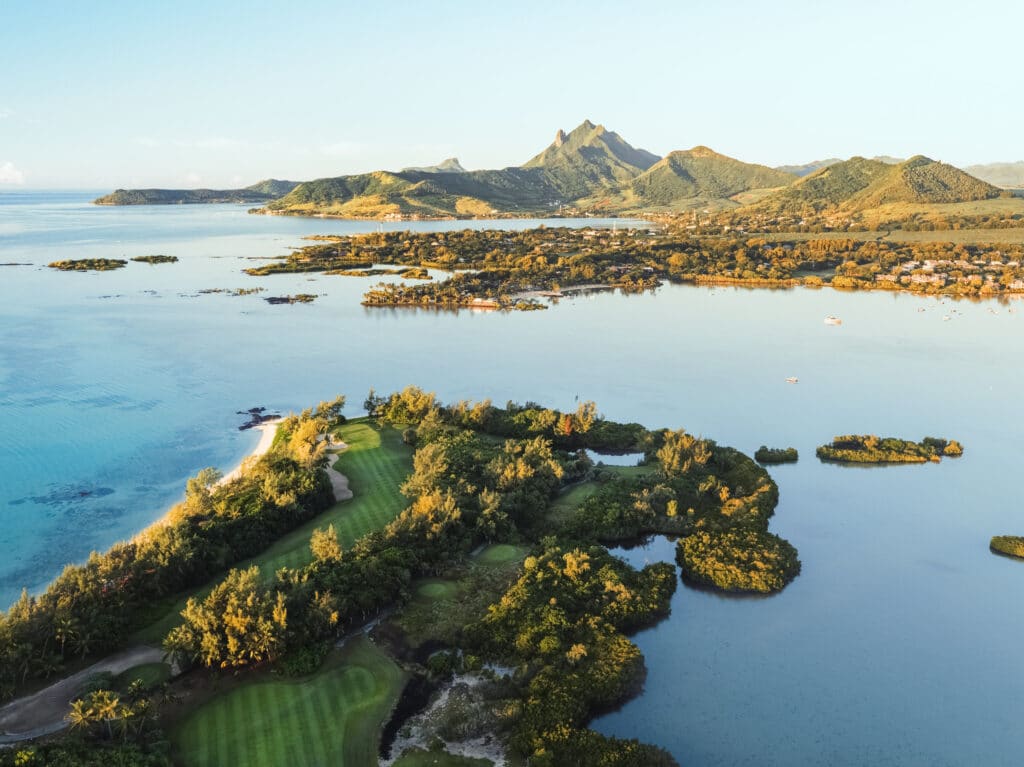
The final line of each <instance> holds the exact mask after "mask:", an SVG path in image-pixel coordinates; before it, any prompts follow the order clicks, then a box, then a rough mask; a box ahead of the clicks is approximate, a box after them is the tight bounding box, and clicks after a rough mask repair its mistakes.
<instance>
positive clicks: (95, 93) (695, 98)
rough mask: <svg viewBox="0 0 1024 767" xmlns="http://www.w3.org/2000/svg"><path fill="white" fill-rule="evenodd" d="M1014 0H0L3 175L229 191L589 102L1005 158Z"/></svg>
mask: <svg viewBox="0 0 1024 767" xmlns="http://www.w3.org/2000/svg"><path fill="white" fill-rule="evenodd" d="M1022 29H1024V3H1020V2H1019V0H1012V1H1011V0H976V2H974V3H972V4H968V3H964V2H962V0H960V1H959V2H947V1H946V0H931V2H923V1H918V0H912V1H908V2H900V0H887V1H886V2H879V1H878V0H858V1H857V2H846V1H845V0H840V1H836V2H823V1H822V0H817V1H816V2H804V1H802V0H794V1H789V0H774V1H773V2H768V1H764V2H754V1H753V0H719V1H718V2H710V1H707V0H706V1H705V2H692V1H691V0H675V1H674V2H647V1H645V0H633V2H629V3H626V2H621V1H620V2H614V3H612V2H604V1H603V0H590V1H589V2H574V1H569V2H559V1H558V0H546V2H534V1H533V0H516V2H503V3H498V2H486V1H484V2H481V0H475V1H474V2H456V1H454V0H452V1H450V2H432V1H431V0H420V1H419V2H404V1H403V0H391V1H390V2H387V3H383V2H377V3H375V2H358V3H354V2H348V1H347V0H334V1H333V2H317V1H313V0H309V1H305V0H289V2H281V1H280V0H278V2H262V1H261V0H248V1H247V2H219V1H218V0H202V1H199V2H196V1H193V0H176V2H174V3H148V2H138V0H132V1H131V2H118V1H115V0H110V1H109V2H107V1H104V0H93V1H92V2H88V3H83V2H79V1H78V0H66V1H65V2H50V1H48V0H3V2H0V191H2V190H4V189H8V190H9V189H17V188H81V189H113V188H119V187H125V188H130V187H153V186H156V187H172V188H182V187H197V186H207V187H213V188H224V187H236V186H243V185H247V184H250V183H253V182H255V181H257V180H259V179H263V178H268V177H273V178H286V179H292V180H305V179H310V178H319V177H325V176H335V175H341V174H346V173H359V172H366V171H371V170H377V169H382V168H383V169H398V168H401V167H404V166H408V165H427V164H434V163H437V162H439V161H441V160H442V159H444V158H446V157H451V156H457V157H458V158H459V159H460V161H461V162H462V164H463V165H464V166H465V167H467V168H470V169H476V168H496V167H505V166H508V165H518V164H521V163H523V162H525V161H526V160H528V159H529V158H530V157H531V156H533V155H534V154H536V153H537V152H539V151H540V150H542V149H543V148H544V147H545V146H546V145H547V144H549V143H550V142H551V140H552V139H553V138H554V135H555V132H556V130H557V129H559V128H564V129H565V130H567V131H568V130H571V129H572V128H573V127H575V126H576V125H578V124H579V123H581V122H582V121H583V120H585V119H590V120H592V121H593V122H595V123H600V124H603V125H604V126H606V127H607V128H608V129H610V130H614V131H616V132H617V133H619V134H620V135H621V136H622V137H623V138H624V139H625V140H627V141H628V142H630V143H631V144H633V145H634V146H638V147H642V148H644V149H648V150H650V151H652V152H655V153H657V154H665V153H667V152H669V151H672V150H674V149H687V148H690V147H692V146H695V145H698V144H703V145H707V146H710V147H712V148H713V149H715V150H717V151H719V152H722V153H724V154H728V155H731V156H733V157H737V158H739V159H741V160H745V161H748V162H759V163H764V164H768V165H780V164H790V163H794V164H795V163H804V162H809V161H811V160H815V159H820V158H825V157H843V158H845V157H849V156H852V155H864V156H869V157H870V156H875V155H883V154H884V155H893V156H897V157H908V156H911V155H914V154H926V155H928V156H929V157H933V158H935V159H939V160H943V161H946V162H950V163H953V164H957V165H968V164H972V163H979V162H993V161H1014V160H1021V159H1024V99H1021V98H1020V91H1021V88H1022V85H1021V72H1022V71H1024V55H1022V52H1021V47H1020V39H1021V30H1022Z"/></svg>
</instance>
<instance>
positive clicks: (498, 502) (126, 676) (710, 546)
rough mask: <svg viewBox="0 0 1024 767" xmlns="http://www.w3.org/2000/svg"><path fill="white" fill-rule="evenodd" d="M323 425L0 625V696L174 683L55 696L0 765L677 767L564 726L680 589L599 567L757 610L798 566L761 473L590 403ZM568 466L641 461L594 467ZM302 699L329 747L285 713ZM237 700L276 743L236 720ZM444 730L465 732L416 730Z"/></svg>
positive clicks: (193, 492)
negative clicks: (721, 596) (612, 458)
mask: <svg viewBox="0 0 1024 767" xmlns="http://www.w3.org/2000/svg"><path fill="white" fill-rule="evenodd" d="M343 405H344V398H338V399H336V400H334V401H332V402H325V403H321V404H320V405H319V406H318V407H316V408H313V409H310V410H307V411H304V412H303V413H301V414H299V415H293V416H289V417H288V418H286V419H284V420H283V421H282V422H281V424H280V425H279V426H278V428H277V433H276V436H275V437H274V438H273V440H270V439H269V438H265V439H264V440H262V441H261V446H260V448H261V450H262V451H263V452H262V453H261V454H260V455H258V456H255V457H254V458H252V459H250V460H249V461H246V462H245V463H244V464H243V466H242V467H241V469H239V470H238V471H237V472H235V473H234V474H233V475H232V476H231V477H230V479H228V480H222V481H219V482H218V475H217V473H216V472H213V471H212V470H206V471H203V472H201V473H200V474H199V475H197V476H196V477H195V478H193V479H192V480H190V481H189V483H188V488H187V492H186V498H185V501H184V502H183V503H182V504H181V505H179V506H178V507H175V509H173V510H172V511H171V513H170V514H169V515H168V517H167V519H166V521H165V523H164V524H162V525H159V526H156V527H154V528H152V529H151V530H149V531H147V532H146V533H144V534H142V535H140V536H138V537H137V538H136V539H135V540H133V541H131V542H130V543H127V544H120V545H118V546H116V547H114V548H113V549H112V550H111V551H109V552H107V553H104V554H94V555H93V556H92V557H91V558H90V559H89V561H88V562H87V563H86V564H84V565H78V566H69V567H68V568H67V569H66V570H65V572H64V573H63V574H62V575H61V576H60V578H59V579H58V580H57V581H56V582H55V583H54V584H53V585H52V586H51V587H50V588H49V589H48V590H47V591H46V592H45V593H43V594H42V595H40V596H39V597H37V598H34V597H28V596H25V597H23V598H22V600H20V601H19V602H18V603H16V604H15V605H14V606H12V608H11V609H10V610H9V611H8V612H7V613H5V614H3V615H2V616H0V660H2V663H0V674H2V676H0V691H2V692H3V694H4V697H6V698H10V697H13V696H17V695H20V694H23V692H24V691H26V690H29V689H35V688H38V686H39V685H41V684H44V683H45V681H44V680H49V679H53V678H60V677H61V676H62V674H63V669H64V667H66V666H79V665H80V664H82V663H83V662H85V661H87V660H88V659H95V658H99V657H102V656H104V655H105V654H107V653H111V652H114V651H117V650H120V649H123V648H132V647H135V648H145V647H146V646H153V644H154V643H156V644H162V647H163V649H164V651H165V652H166V653H167V654H168V659H169V662H171V666H167V665H163V664H161V663H155V664H154V663H150V662H148V661H147V665H146V667H145V668H143V667H142V666H138V667H132V668H127V669H125V670H124V671H122V672H121V673H120V674H119V676H117V677H109V676H108V677H106V678H99V679H97V680H94V682H93V683H92V684H91V686H89V687H84V688H80V689H78V690H76V691H72V692H71V693H70V694H71V695H74V696H77V697H75V700H74V702H73V703H72V704H71V706H70V710H69V716H70V721H71V723H72V724H73V727H72V729H71V731H70V732H69V733H68V734H66V735H57V736H53V737H52V738H50V739H49V740H47V741H46V742H44V743H42V744H36V745H33V746H31V747H22V746H15V747H14V748H13V749H11V750H8V751H0V765H3V766H4V767H6V766H7V765H9V764H10V765H14V764H31V763H32V762H31V761H26V760H30V759H42V760H44V763H46V762H47V761H54V762H56V761H61V760H64V761H68V760H73V759H76V758H86V757H85V756H84V755H87V757H88V758H91V759H100V760H102V761H103V763H114V762H116V763H119V764H133V765H135V764H138V765H153V766H155V765H167V764H169V763H170V760H174V761H175V762H176V763H184V764H189V765H213V764H223V763H224V759H227V760H229V761H230V762H231V763H235V764H248V765H270V764H273V763H274V762H273V761H272V760H273V754H275V753H277V752H278V751H277V749H279V748H280V747H283V746H284V744H285V743H290V744H291V746H289V748H291V749H298V750H297V751H296V752H295V757H296V759H298V760H299V762H300V763H307V762H310V761H315V760H316V759H318V758H330V759H331V760H341V759H347V760H352V763H360V764H362V763H367V764H368V763H374V762H376V760H377V758H378V757H377V754H378V752H379V753H380V757H381V758H386V759H388V760H389V763H393V764H395V765H398V766H399V767H411V766H412V765H417V764H422V756H423V755H424V753H426V752H427V751H428V750H429V752H430V753H431V754H433V755H434V756H435V757H436V759H443V760H446V761H444V762H443V763H445V764H453V765H455V764H463V763H470V762H464V761H459V760H460V759H465V758H466V757H465V756H464V754H466V753H470V752H472V753H479V751H472V748H476V747H475V746H472V747H471V744H472V743H475V742H476V740H475V739H476V738H477V737H478V735H479V734H481V733H485V734H486V735H487V736H488V742H489V743H490V745H489V746H488V748H489V749H490V751H489V752H488V753H490V754H492V755H493V756H494V757H495V759H501V760H504V759H505V758H508V759H512V760H516V761H520V762H521V761H523V760H526V759H528V760H529V761H530V763H531V764H540V765H551V766H552V767H553V766H554V765H560V764H570V763H571V764H598V763H600V764H607V765H619V766H621V767H641V766H648V767H670V766H672V765H675V764H676V762H675V760H674V759H673V758H672V757H671V756H670V755H669V754H667V753H666V752H665V751H663V750H661V749H659V748H657V747H654V746H650V745H645V744H642V743H640V742H638V741H636V740H629V739H620V738H613V737H607V736H604V735H601V734H599V733H597V732H595V731H593V730H590V729H588V727H587V723H588V721H589V720H590V719H591V717H593V716H594V715H595V713H596V712H598V711H600V710H603V709H606V708H607V707H609V706H611V705H614V704H616V703H618V702H620V701H622V700H624V699H626V698H628V697H630V696H632V695H635V694H636V693H637V692H638V691H639V689H640V686H641V684H642V680H643V678H644V674H645V668H644V663H643V657H642V655H641V654H640V651H639V649H638V648H637V647H636V645H634V644H633V643H632V642H631V641H630V640H629V639H628V635H629V634H630V633H632V632H634V631H636V630H637V629H639V628H641V627H643V626H646V625H650V624H651V623H654V622H656V621H658V620H659V619H660V618H661V617H663V616H664V615H666V614H667V612H668V610H669V598H670V597H671V595H672V593H673V591H674V590H675V589H676V584H677V574H676V572H675V568H674V566H673V565H672V564H671V563H666V562H663V563H657V564H651V565H648V566H646V567H644V568H643V569H635V568H633V567H631V566H630V565H628V564H626V563H625V562H624V561H623V560H621V559H618V558H616V557H614V556H612V555H611V554H609V552H608V549H607V548H606V546H607V545H609V544H611V543H613V542H621V541H632V540H637V539H638V538H639V537H641V536H644V535H647V534H651V533H670V534H672V535H678V536H681V542H680V562H681V564H682V566H683V571H684V573H687V574H688V577H689V578H691V579H692V580H694V581H698V580H699V581H702V582H704V583H706V584H707V585H709V586H710V587H712V588H720V589H725V590H735V589H741V590H753V591H758V592H766V591H776V590H779V589H781V588H783V587H784V586H785V584H786V583H787V582H788V581H789V580H790V579H792V578H793V577H795V575H796V574H797V573H798V572H799V560H798V559H797V558H796V550H795V549H794V548H793V547H792V546H791V545H790V544H788V543H787V542H785V541H784V540H783V539H781V538H779V537H777V536H775V535H773V534H771V533H769V532H768V524H769V521H770V518H771V516H772V514H773V512H774V509H775V506H776V503H777V501H778V489H777V488H776V486H775V484H774V482H772V480H771V478H770V477H769V476H768V474H767V473H766V472H765V470H764V469H762V468H761V467H759V466H758V465H757V464H756V463H755V462H754V461H752V460H751V459H750V458H749V457H747V456H745V455H743V454H742V453H740V452H738V451H736V450H733V449H730V448H726V447H722V446H719V445H717V444H715V443H714V442H713V441H711V440H707V439H700V438H697V437H694V436H692V435H689V434H687V433H686V432H685V431H683V430H669V429H657V430H650V429H647V428H645V427H643V426H641V425H639V424H634V423H618V422H613V421H609V420H607V419H605V418H603V417H602V416H600V415H599V414H598V412H597V409H596V407H595V406H594V405H593V403H582V404H581V405H579V406H578V407H577V408H576V409H575V410H573V411H568V412H564V411H559V410H553V409H548V408H544V407H541V406H539V405H534V404H530V405H515V404H512V403H510V404H509V405H507V406H506V407H504V408H501V407H496V406H494V405H492V404H491V403H490V402H488V401H483V402H458V403H455V404H452V405H443V404H442V403H440V402H438V400H437V399H436V398H435V397H434V396H433V395H432V394H430V393H428V392H424V391H422V390H420V389H417V388H415V387H409V388H407V389H405V390H403V391H401V392H397V393H395V394H391V395H388V396H378V395H376V394H375V393H374V392H372V391H371V392H370V395H369V396H368V397H367V399H366V401H365V408H366V410H367V412H368V414H369V415H368V417H367V418H363V419H356V420H354V421H347V420H346V419H345V418H344V417H343V416H342V415H341V409H342V407H343ZM339 451H340V452H339ZM587 451H591V452H592V453H598V454H600V453H602V452H622V451H632V452H641V453H643V454H644V455H645V456H646V458H645V461H644V462H643V464H642V465H641V466H639V467H614V466H601V467H598V466H596V465H595V464H594V463H593V462H592V461H591V460H590V459H589V458H588V457H587ZM339 472H341V474H339ZM342 474H344V476H343V477H342ZM337 477H341V480H337ZM403 477H404V481H403ZM349 480H351V488H352V491H354V495H353V494H352V493H351V492H349V490H348V488H349ZM339 482H340V483H341V484H339ZM339 487H340V488H341V491H340V492H339V489H338V488H339ZM687 542H690V544H688V543H687ZM693 542H696V545H692V544H693ZM723 562H727V566H726V567H724V568H723V566H722V563H723ZM231 568H237V569H231ZM720 572H724V573H725V576H724V577H720V576H719V575H718V574H716V573H720ZM71 626H73V627H74V630H73V631H71V630H68V629H67V628H65V627H71ZM54 636H56V637H58V639H57V641H53V640H52V638H53V637H54ZM125 657H129V656H125ZM137 657H142V658H148V657H149V656H148V655H147V654H146V653H141V654H139V655H138V656H137ZM21 659H23V660H24V661H26V662H22V660H21ZM225 671H230V672H231V676H230V677H224V676H223V674H224V672H225ZM169 677H170V680H169ZM296 679H301V686H299V685H297V684H296V683H295V681H293V680H296ZM300 691H301V692H300ZM300 694H301V695H302V696H313V697H314V698H315V699H316V701H317V703H316V704H315V705H316V706H317V707H318V710H322V711H323V713H324V717H323V719H324V721H330V722H331V726H330V727H324V726H320V725H318V724H316V723H313V722H310V720H309V719H307V718H304V717H303V716H301V715H300V713H299V712H300V711H301V710H305V707H304V705H299V703H298V698H296V696H297V695H300ZM257 698H258V699H259V700H260V701H269V702H270V703H271V704H272V705H273V709H274V712H275V713H274V721H275V725H274V727H272V728H269V729H267V728H266V727H265V726H264V722H263V721H262V720H261V718H260V717H258V716H257V717H253V716H252V715H250V714H246V713H243V712H251V711H253V710H261V709H259V707H257V709H253V705H254V703H255V701H256V699H257ZM64 700H66V698H64ZM19 705H20V702H19V701H18V700H16V701H14V702H13V703H11V704H9V705H8V706H7V707H6V708H5V709H2V710H0V715H2V716H5V717H8V718H10V717H12V716H13V717H16V714H17V710H18V706H19ZM425 706H429V707H430V711H431V716H429V717H424V718H418V717H417V716H416V713H417V712H419V711H421V710H423V709H424V707H425ZM465 706H469V707H470V708H472V710H474V711H476V712H477V713H476V714H475V715H474V719H473V721H472V723H471V724H467V727H465V728H460V729H459V730H458V731H455V730H452V729H450V728H445V727H443V726H441V727H440V728H439V726H438V724H437V723H438V722H443V721H450V720H451V717H457V716H460V714H459V711H461V710H463V709H462V708H461V707H465ZM223 722H230V726H229V727H227V728H225V727H224V726H222V724H217V723H223ZM400 730H401V732H402V733H403V734H402V736H401V738H400V739H396V738H395V734H396V733H398V732H399V731H400ZM299 733H301V736H299ZM8 737H15V738H16V736H8ZM467 744H469V745H467ZM467 748H469V749H470V751H469V752H467V751H466V749H467ZM307 752H308V753H307ZM317 754H319V755H320V757H317V756H316V755H317ZM15 760H18V761H15ZM492 761H493V760H492ZM88 763H89V764H92V763H94V762H88ZM472 763H473V764H485V763H486V761H477V762H472Z"/></svg>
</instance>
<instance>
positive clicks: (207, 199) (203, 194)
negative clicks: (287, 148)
mask: <svg viewBox="0 0 1024 767" xmlns="http://www.w3.org/2000/svg"><path fill="white" fill-rule="evenodd" d="M296 186H298V182H296V181H279V180H278V179H273V178H268V179H266V180H265V181H259V182H257V183H255V184H253V185H252V186H247V187H244V188H242V189H118V190H117V191H115V192H111V193H110V194H107V195H104V196H103V197H99V198H97V199H95V200H93V202H94V203H95V204H96V205H196V204H202V203H225V202H233V203H250V204H253V203H266V202H270V201H271V200H276V199H278V198H279V197H282V196H283V195H286V194H288V193H289V192H290V191H292V190H293V189H294V188H295V187H296Z"/></svg>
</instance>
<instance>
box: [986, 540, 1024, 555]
mask: <svg viewBox="0 0 1024 767" xmlns="http://www.w3.org/2000/svg"><path fill="white" fill-rule="evenodd" d="M989 548H991V549H992V551H995V552H998V553H999V554H1006V555H1007V556H1009V557H1020V558H1022V559H1024V537H1022V536H1019V535H994V536H992V540H991V541H990V542H989Z"/></svg>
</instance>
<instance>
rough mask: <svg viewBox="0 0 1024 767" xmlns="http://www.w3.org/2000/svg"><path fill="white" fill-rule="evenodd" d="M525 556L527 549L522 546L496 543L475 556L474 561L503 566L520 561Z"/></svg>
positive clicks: (489, 565) (486, 564) (491, 565)
mask: <svg viewBox="0 0 1024 767" xmlns="http://www.w3.org/2000/svg"><path fill="white" fill-rule="evenodd" d="M524 556H526V549H525V548H523V547H522V546H512V545H511V544H508V543H495V544H493V545H491V546H488V547H487V548H486V549H484V550H483V551H481V552H480V553H479V554H477V555H476V557H474V561H475V562H476V563H477V564H480V565H485V566H487V567H501V566H504V565H507V564H510V563H512V562H518V561H519V560H521V559H522V558H523V557H524Z"/></svg>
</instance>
